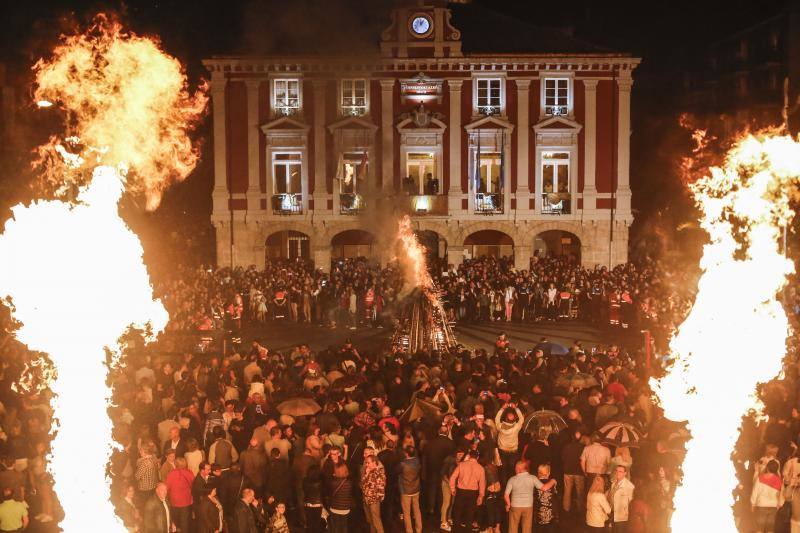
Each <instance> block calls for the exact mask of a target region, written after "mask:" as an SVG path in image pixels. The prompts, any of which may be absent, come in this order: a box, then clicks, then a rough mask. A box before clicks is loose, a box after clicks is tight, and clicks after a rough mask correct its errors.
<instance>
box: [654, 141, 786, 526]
mask: <svg viewBox="0 0 800 533" xmlns="http://www.w3.org/2000/svg"><path fill="white" fill-rule="evenodd" d="M798 179H800V143H798V142H797V141H795V140H793V139H792V138H791V137H787V136H779V135H776V134H759V135H748V136H746V137H743V138H741V139H740V140H739V141H738V142H737V143H736V144H735V145H734V146H733V148H732V149H731V150H730V151H729V152H728V154H727V157H726V160H725V163H724V165H723V166H722V167H713V168H711V169H710V174H709V175H708V176H706V177H704V178H702V179H700V180H698V181H697V182H696V183H694V184H693V185H692V186H691V189H692V192H693V194H694V197H695V201H696V202H697V205H698V207H699V208H700V210H701V212H702V216H701V220H700V224H701V226H702V227H703V229H705V231H706V232H707V233H708V235H709V239H710V243H709V244H707V245H706V246H705V248H704V251H703V257H702V259H701V263H700V267H701V269H702V271H703V273H702V276H701V278H700V281H699V283H698V292H697V298H696V300H695V303H694V306H693V308H692V310H691V312H690V313H689V316H688V317H687V319H686V320H685V321H684V323H683V324H682V325H681V326H680V327H679V329H678V331H677V333H676V334H675V336H674V337H673V338H672V341H671V343H670V350H671V352H672V354H673V356H674V357H675V363H674V365H673V366H672V367H671V368H670V369H669V372H668V373H667V374H666V375H665V376H664V377H663V378H662V379H660V380H658V381H653V383H652V385H653V388H654V390H655V392H656V394H657V396H658V398H659V400H660V402H661V405H662V407H663V408H664V411H665V414H666V416H667V417H668V418H670V419H672V420H686V421H687V422H688V427H689V429H690V431H691V434H692V440H691V441H689V443H688V444H687V453H686V458H685V460H684V463H683V482H682V485H681V486H680V487H678V490H677V492H676V494H675V499H674V506H675V513H674V515H673V516H672V521H671V525H672V531H674V532H676V533H684V532H687V533H688V532H693V531H706V530H712V528H713V530H714V531H718V532H720V533H726V532H731V533H733V532H735V531H736V530H737V529H736V526H735V524H734V517H733V512H732V509H731V507H732V505H733V496H732V491H733V490H734V489H735V487H736V485H737V479H736V472H735V469H734V465H733V463H732V461H731V457H730V454H731V452H732V451H733V448H734V445H735V443H736V440H737V438H738V435H739V427H740V425H741V418H742V416H743V415H745V414H746V413H747V412H748V411H749V410H752V409H756V410H758V409H759V408H760V405H759V402H758V400H757V398H756V395H755V388H756V385H757V384H758V383H761V382H765V381H768V380H770V379H772V378H773V377H775V376H776V375H777V374H778V373H779V372H780V370H781V361H782V359H783V357H784V355H785V350H786V347H785V343H786V337H787V335H788V332H789V326H788V320H787V318H786V314H785V312H784V310H783V307H782V306H781V303H780V302H779V301H778V299H777V295H778V293H779V292H780V290H781V289H782V288H783V286H784V285H785V284H786V278H787V276H788V275H789V274H790V273H791V272H792V271H793V265H792V263H791V261H790V260H788V259H787V258H786V257H785V256H784V255H783V254H782V252H781V249H780V246H779V242H780V240H781V232H782V228H783V227H784V226H785V225H786V224H788V222H789V221H790V220H791V217H792V216H793V215H794V213H793V212H792V210H791V209H790V208H789V198H790V195H791V194H793V191H794V190H796V183H797V181H798ZM743 280H746V283H745V282H743ZM733 287H735V288H736V296H735V297H733V296H732V295H731V290H732V288H733Z"/></svg>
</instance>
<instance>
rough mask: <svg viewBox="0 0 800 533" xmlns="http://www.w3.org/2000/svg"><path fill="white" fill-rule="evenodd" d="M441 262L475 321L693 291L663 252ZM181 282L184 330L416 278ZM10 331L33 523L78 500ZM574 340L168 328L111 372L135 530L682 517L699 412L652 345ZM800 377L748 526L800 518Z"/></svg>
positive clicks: (752, 464)
mask: <svg viewBox="0 0 800 533" xmlns="http://www.w3.org/2000/svg"><path fill="white" fill-rule="evenodd" d="M436 270H437V276H436V277H437V282H438V285H439V286H440V288H441V289H442V292H443V296H442V298H443V301H444V303H445V307H446V309H447V310H448V313H450V314H451V318H453V319H454V320H463V321H481V320H499V321H529V320H530V321H536V320H566V319H573V318H579V319H583V320H587V321H595V322H597V323H607V324H609V325H612V324H615V322H616V324H615V325H618V326H619V327H620V328H621V327H623V326H624V325H628V326H629V327H639V326H641V325H643V324H646V323H648V322H647V321H650V323H653V324H655V323H659V324H661V323H662V322H663V321H665V320H668V319H670V320H671V319H679V318H680V314H681V313H682V312H683V310H682V306H683V305H684V303H683V299H684V298H688V295H686V296H679V293H676V292H672V293H670V291H669V290H668V289H667V285H668V284H669V283H670V281H669V280H668V279H666V277H665V275H664V274H663V273H662V272H661V271H660V269H659V268H658V266H657V265H655V264H652V263H651V264H638V265H634V264H627V265H622V266H620V267H617V268H616V269H613V270H612V271H608V270H607V269H602V268H597V269H585V268H582V267H580V266H578V265H576V264H574V263H572V262H570V261H568V260H563V259H542V260H538V261H536V262H535V263H534V264H533V265H532V269H531V270H530V271H524V272H517V271H515V270H514V269H513V268H512V265H511V263H510V262H508V261H507V260H502V259H499V260H498V259H481V260H472V261H467V262H465V263H464V264H463V265H459V266H458V267H457V268H441V269H436ZM175 280H176V281H173V282H169V283H165V284H162V285H161V286H160V287H159V288H158V290H159V292H160V293H161V294H162V295H163V297H164V300H165V303H166V304H167V306H168V307H169V309H170V313H171V315H172V317H173V320H172V322H171V327H172V328H174V329H189V330H191V329H200V330H205V329H226V328H233V327H241V326H242V324H243V323H247V322H259V321H262V320H274V319H281V314H280V313H282V312H285V313H286V314H285V320H297V321H298V322H299V321H305V322H311V323H316V324H320V325H327V326H333V327H338V326H340V325H342V324H345V325H346V326H345V327H361V326H369V325H372V326H376V327H379V326H382V325H387V326H388V323H387V322H386V320H387V319H388V317H389V316H390V310H391V307H392V306H393V305H395V304H396V303H397V301H398V299H400V298H401V297H402V294H403V280H402V277H401V276H400V273H399V271H398V269H397V268H395V267H393V266H390V267H387V268H383V269H380V268H378V267H376V266H373V265H370V264H369V263H368V262H367V261H366V260H350V261H343V262H339V263H336V264H335V265H334V267H333V269H332V271H331V273H330V274H323V273H321V272H320V271H315V270H314V269H313V268H311V267H310V266H309V265H308V264H306V263H304V262H301V261H293V262H276V263H272V264H270V265H268V266H267V268H266V269H265V270H263V271H257V270H255V269H240V270H233V271H231V270H226V269H223V270H217V271H208V270H202V269H200V270H197V271H191V272H181V273H179V275H177V276H175ZM553 288H555V292H556V296H555V297H553V291H552V289H553ZM598 291H599V292H598ZM277 293H281V295H282V298H277V297H276V295H277ZM564 293H568V296H567V295H565V294H564ZM492 294H493V295H494V296H490V295H492ZM598 294H599V296H598ZM626 295H627V297H626ZM486 299H488V301H489V305H488V306H487V305H486V302H485V300H486ZM554 299H555V300H556V301H557V303H556V305H554V302H553V300H554ZM628 299H629V300H630V301H627V300H628ZM275 300H278V301H277V302H276V301H275ZM565 300H566V303H565ZM787 301H788V302H789V307H790V309H791V310H792V311H793V319H795V320H796V315H797V312H798V311H800V299H798V296H797V294H796V293H795V292H794V291H789V293H788V294H787ZM497 302H500V303H501V305H498V304H497ZM261 304H265V305H266V311H265V310H264V309H263V307H262V305H261ZM617 306H618V307H617ZM625 306H628V307H625ZM554 307H555V310H554V309H553V308H554ZM6 325H7V324H4V329H5V326H6ZM662 327H667V326H662ZM2 341H3V343H4V344H3V345H2V346H0V347H2V348H3V350H4V356H5V360H4V367H3V368H4V373H3V376H2V380H0V401H1V402H2V409H0V425H1V426H2V432H1V433H0V492H2V494H3V502H2V503H0V531H14V530H17V529H21V528H24V527H26V526H27V524H28V518H27V516H28V509H30V514H31V515H35V519H36V520H37V521H38V522H45V523H46V522H48V521H52V520H53V519H54V518H55V519H56V520H57V519H58V516H59V512H60V511H59V509H58V503H57V501H56V499H55V497H54V493H53V489H52V479H51V478H50V475H49V474H48V473H47V471H46V470H45V464H46V454H47V451H48V442H49V436H48V431H49V428H50V423H51V419H50V417H51V411H50V407H49V404H48V400H49V398H48V393H47V392H45V393H40V394H34V393H30V394H18V393H17V392H15V391H14V390H12V382H14V381H16V377H17V376H18V374H19V372H20V359H21V357H15V356H13V355H12V352H13V350H12V343H9V342H8V338H7V337H4V338H3V339H2ZM565 348H566V350H563V351H561V350H554V344H553V343H551V342H549V341H548V340H547V339H542V340H541V342H540V343H538V344H537V345H535V346H512V345H510V344H509V341H508V340H507V339H506V338H505V336H503V335H501V336H500V337H498V339H497V341H496V343H495V347H494V349H493V350H482V349H475V350H469V349H465V348H463V347H461V346H458V347H456V348H453V349H452V350H451V351H449V352H442V353H438V352H433V353H413V354H409V353H401V352H397V351H393V350H392V349H391V348H389V347H386V348H385V349H382V350H376V351H369V352H367V351H363V352H362V351H360V350H359V349H358V348H357V347H355V346H353V345H352V344H351V343H349V342H347V343H345V344H344V345H342V346H340V347H337V348H328V349H325V350H321V351H312V350H311V349H309V347H308V346H307V345H304V344H298V345H297V346H295V347H294V348H293V349H291V350H288V351H286V352H283V353H278V352H274V351H271V350H270V349H269V348H268V346H265V345H262V344H261V343H259V342H257V341H254V342H252V344H248V345H247V346H246V347H243V348H241V349H239V350H238V351H235V352H230V353H226V354H221V353H211V354H202V355H192V354H186V355H184V356H182V357H181V358H180V359H178V360H176V359H174V358H169V357H163V356H162V354H161V353H159V351H158V346H157V345H155V346H151V347H149V348H147V349H141V350H138V351H136V352H135V353H131V354H129V355H128V357H127V360H128V364H127V365H126V366H125V367H121V368H115V369H114V370H113V375H112V377H111V381H112V382H113V383H114V400H115V404H116V406H117V407H114V408H112V410H111V412H112V417H113V419H114V427H115V437H116V438H117V440H118V441H119V442H120V443H122V444H123V446H124V447H123V449H122V450H119V451H118V452H116V453H115V454H114V456H113V458H112V464H111V476H112V480H113V486H112V490H113V500H114V502H115V504H116V505H117V510H118V513H119V514H120V516H121V518H122V519H123V521H124V524H125V526H126V527H127V528H128V530H129V531H138V532H144V533H172V532H174V531H180V532H182V533H183V532H191V533H194V532H199V533H217V532H223V531H224V532H228V533H256V532H275V533H288V532H289V531H290V528H291V529H293V530H296V529H297V528H300V527H302V528H305V530H306V531H308V532H309V533H317V532H321V531H323V530H325V529H326V528H327V529H328V530H329V531H331V532H334V533H338V532H345V531H350V530H353V531H366V530H369V531H370V533H383V532H384V531H401V530H404V531H405V532H406V533H420V532H421V531H423V530H424V531H431V530H441V531H458V532H474V531H486V532H489V531H492V532H494V533H500V531H501V530H502V531H508V532H509V533H517V532H518V531H520V530H521V531H522V532H523V533H531V532H532V531H537V532H538V531H583V530H588V531H595V530H597V531H601V530H604V529H607V528H613V529H614V530H615V531H627V532H629V533H636V532H644V531H648V532H655V533H660V532H664V531H667V525H668V521H669V517H670V514H671V512H672V495H673V494H674V490H675V487H676V484H677V483H678V482H679V479H680V469H679V465H680V463H681V459H682V453H683V452H682V450H683V444H684V442H685V440H686V438H687V434H686V432H685V430H684V429H683V428H682V427H681V426H679V425H677V424H674V423H672V422H669V421H667V420H666V419H664V418H663V415H662V413H661V411H660V410H659V409H658V408H657V407H655V406H654V405H653V404H652V402H651V399H650V398H651V394H650V390H649V388H648V384H647V378H648V369H647V368H646V367H645V365H644V364H643V361H642V359H641V354H639V353H638V352H634V351H627V350H625V349H624V348H622V347H620V346H617V345H608V346H582V345H581V343H579V342H575V343H574V344H573V345H572V346H568V347H565ZM564 352H566V353H564ZM16 355H17V356H19V355H20V354H19V353H17V354H16ZM793 361H794V359H793ZM799 376H800V372H798V367H797V365H796V364H794V363H792V364H789V365H787V367H786V369H785V376H784V377H783V379H781V380H780V381H775V382H772V383H770V384H768V385H767V386H766V387H765V388H764V390H763V391H762V397H763V398H764V401H765V405H766V408H767V415H768V421H767V422H766V423H764V424H761V425H760V426H758V427H757V426H756V425H755V422H752V421H751V422H749V423H745V426H744V430H743V436H742V440H741V443H740V445H739V447H738V452H737V456H736V457H735V460H736V464H737V467H738V468H739V469H740V480H742V486H741V487H740V489H739V491H738V493H737V507H736V516H737V519H738V520H739V521H740V522H741V523H742V524H743V525H742V527H743V528H748V527H750V526H751V525H752V526H753V527H758V528H760V529H755V530H757V531H771V530H772V529H771V526H770V524H773V523H775V522H776V514H777V513H778V510H779V509H787V508H788V509H789V515H790V516H791V518H792V520H791V524H792V528H793V529H792V531H796V530H798V528H800V495H798V497H796V498H793V496H794V493H795V491H797V490H798V487H800V456H798V453H797V447H796V444H797V443H798V436H799V435H800V410H799V409H798V407H799V406H800V404H799V403H798V398H800V395H799V394H798V392H799V391H800V387H799V386H798V385H800V378H799ZM721 453H722V452H721ZM76 460H80V458H79V457H76ZM787 500H790V501H791V503H790V504H787V505H784V502H785V501H787ZM786 521H787V522H788V521H789V520H788V518H787V519H786Z"/></svg>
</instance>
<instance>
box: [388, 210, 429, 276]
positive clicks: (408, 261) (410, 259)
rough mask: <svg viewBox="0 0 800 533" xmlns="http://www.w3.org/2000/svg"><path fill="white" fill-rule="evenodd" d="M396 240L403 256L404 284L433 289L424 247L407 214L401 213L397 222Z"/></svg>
mask: <svg viewBox="0 0 800 533" xmlns="http://www.w3.org/2000/svg"><path fill="white" fill-rule="evenodd" d="M397 240H398V242H399V243H400V246H401V249H402V251H403V254H404V256H405V257H401V258H400V260H401V262H402V263H403V264H404V267H405V269H404V270H405V273H406V285H407V286H411V287H412V288H414V287H420V288H422V289H428V290H433V279H432V278H431V275H430V273H429V272H428V264H427V261H426V260H425V248H424V247H423V246H422V245H421V244H420V243H419V240H418V239H417V236H416V235H415V234H414V229H413V227H412V225H411V217H409V216H408V215H403V217H402V218H401V219H400V221H399V223H398V231H397Z"/></svg>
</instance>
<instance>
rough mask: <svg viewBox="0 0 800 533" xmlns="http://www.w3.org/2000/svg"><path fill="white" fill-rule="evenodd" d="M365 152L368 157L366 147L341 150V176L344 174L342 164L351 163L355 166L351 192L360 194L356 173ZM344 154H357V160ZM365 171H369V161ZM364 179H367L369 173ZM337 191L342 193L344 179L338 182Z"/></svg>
mask: <svg viewBox="0 0 800 533" xmlns="http://www.w3.org/2000/svg"><path fill="white" fill-rule="evenodd" d="M365 153H367V157H369V150H367V149H366V148H354V149H352V150H345V151H343V152H342V176H344V172H345V169H344V165H347V164H353V166H354V167H355V168H354V169H353V194H360V192H359V186H358V180H359V178H358V173H359V170H360V169H359V167H360V166H361V162H362V161H363V160H364V154H365ZM346 154H358V160H357V161H356V159H355V158H349V157H345V155H346ZM367 172H369V163H367ZM364 179H366V180H368V179H369V175H367V176H365V177H364ZM339 193H340V194H344V180H342V182H341V183H340V184H339Z"/></svg>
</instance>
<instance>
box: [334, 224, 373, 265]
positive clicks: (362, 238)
mask: <svg viewBox="0 0 800 533" xmlns="http://www.w3.org/2000/svg"><path fill="white" fill-rule="evenodd" d="M337 229H339V228H337ZM376 243H377V238H376V237H375V234H373V233H371V232H369V231H366V230H363V229H361V228H344V229H339V231H336V232H334V231H331V257H332V258H333V259H346V258H352V257H373V256H374V255H375V244H376Z"/></svg>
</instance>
